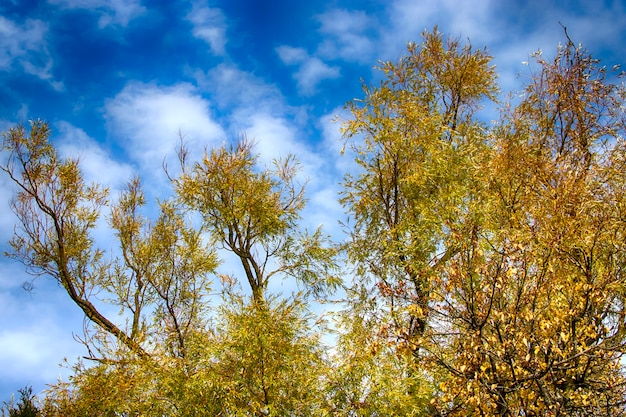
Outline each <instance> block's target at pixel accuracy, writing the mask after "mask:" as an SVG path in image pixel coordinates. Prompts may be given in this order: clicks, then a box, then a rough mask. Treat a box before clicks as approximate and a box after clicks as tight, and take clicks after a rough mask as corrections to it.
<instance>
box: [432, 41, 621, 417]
mask: <svg viewBox="0 0 626 417" xmlns="http://www.w3.org/2000/svg"><path fill="white" fill-rule="evenodd" d="M537 62H538V65H539V67H540V71H539V73H537V74H536V75H535V76H534V77H533V79H532V80H531V82H530V84H529V85H528V87H527V88H526V90H525V95H524V97H523V99H522V100H521V102H520V103H519V104H518V105H517V106H516V107H515V108H514V109H513V110H512V111H511V112H510V113H509V114H508V115H506V116H505V117H504V118H503V120H502V122H501V123H500V125H499V126H498V127H497V128H496V129H495V130H494V131H493V133H492V135H491V140H492V141H493V142H492V149H491V155H490V158H489V160H488V162H487V163H486V164H485V165H483V166H482V167H481V168H480V169H482V170H484V171H485V172H489V173H490V176H489V178H488V179H487V178H485V182H484V184H485V190H484V194H483V195H485V197H483V199H482V201H483V203H482V204H483V207H484V209H483V210H487V211H486V213H489V215H488V216H484V221H483V222H482V223H481V224H478V225H477V228H476V229H477V232H476V234H475V237H474V238H473V239H472V240H471V241H470V242H468V244H467V245H466V246H465V247H464V248H463V250H462V252H461V253H460V254H459V256H458V257H457V258H456V259H454V260H453V261H452V262H451V263H450V264H449V266H448V267H447V268H446V269H445V270H444V274H445V281H446V283H447V284H448V285H447V286H446V287H444V288H445V289H444V293H442V294H441V299H442V300H443V302H441V303H439V304H438V306H437V309H438V311H439V313H440V316H441V317H442V321H444V322H446V323H447V324H448V326H449V327H450V328H452V329H454V336H453V337H451V338H448V344H449V345H450V346H451V347H452V349H453V351H456V352H459V353H461V352H462V353H461V354H457V355H456V357H453V356H452V355H451V354H450V353H446V352H443V351H442V350H440V349H437V350H434V351H436V352H437V353H436V355H437V356H438V358H439V360H440V361H441V363H442V365H444V366H445V367H446V368H447V369H448V370H449V372H450V378H449V379H448V380H447V381H446V384H445V389H444V392H445V393H446V394H445V395H443V397H442V401H446V402H449V401H452V402H455V403H457V405H458V407H459V411H458V412H457V414H459V415H465V414H466V413H467V410H468V409H473V410H475V412H477V413H485V414H490V415H499V416H509V415H538V414H541V415H554V416H556V415H579V416H582V415H585V416H589V415H615V416H617V415H623V414H624V413H626V407H625V400H624V399H625V398H626V397H625V396H624V395H625V393H626V392H625V385H624V384H625V382H626V381H625V379H624V372H623V367H622V361H621V357H622V355H623V353H624V346H625V333H624V331H625V327H624V317H625V314H626V310H625V309H624V308H625V305H624V289H625V284H626V281H625V277H624V274H623V268H624V265H625V264H624V260H625V258H624V255H625V253H626V252H625V249H626V247H625V246H624V239H623V237H624V232H625V231H626V229H625V226H626V223H624V216H623V214H624V212H623V209H624V203H625V200H624V195H625V194H624V190H625V188H624V187H625V185H626V176H625V174H624V173H625V172H626V171H624V160H625V159H624V157H625V156H626V154H625V153H624V151H625V148H624V144H623V139H622V138H623V135H624V115H623V98H624V95H623V90H621V88H620V87H618V86H616V85H614V84H611V83H609V82H607V79H606V72H605V70H604V69H603V68H602V67H600V66H599V65H598V61H597V60H594V59H593V58H592V57H591V56H590V55H589V53H588V52H587V51H585V50H584V49H583V48H582V47H581V46H575V45H574V44H573V42H572V41H571V40H569V38H568V42H567V43H566V44H565V45H562V46H559V48H558V50H557V54H556V56H555V58H554V59H553V60H551V61H550V60H546V59H544V58H543V57H542V56H541V55H537Z"/></svg>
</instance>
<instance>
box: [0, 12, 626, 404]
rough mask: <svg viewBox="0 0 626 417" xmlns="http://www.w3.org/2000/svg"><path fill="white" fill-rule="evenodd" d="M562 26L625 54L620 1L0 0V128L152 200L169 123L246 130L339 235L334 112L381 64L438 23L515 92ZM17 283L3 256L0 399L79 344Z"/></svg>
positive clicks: (42, 282)
mask: <svg viewBox="0 0 626 417" xmlns="http://www.w3.org/2000/svg"><path fill="white" fill-rule="evenodd" d="M559 22H561V23H562V24H563V25H565V26H567V28H568V33H569V34H570V36H571V38H572V39H573V40H574V41H575V42H580V43H583V44H584V45H585V46H586V47H587V48H588V49H589V50H591V51H592V53H593V54H594V56H596V57H598V58H601V59H602V61H603V63H604V64H606V65H607V67H610V66H612V65H614V64H617V63H622V62H623V61H624V56H625V55H626V54H625V52H626V49H625V48H626V47H625V45H626V42H624V41H625V40H626V6H624V4H623V3H622V2H621V1H609V0H605V1H592V0H589V1H550V0H530V1H521V0H512V1H506V2H504V1H496V0H491V1H490V0H472V1H469V0H467V1H463V0H456V1H454V0H423V1H418V0H380V1H376V0H362V1H357V0H325V1H322V0H317V1H295V0H285V1H283V0H266V1H252V0H247V1H246V0H223V1H218V0H178V1H176V0H172V1H165V0H161V1H158V0H47V1H46V0H39V1H37V0H0V130H2V131H5V130H6V129H8V128H9V127H10V126H13V125H15V124H16V123H19V122H25V121H28V120H30V119H36V118H42V119H46V120H48V121H49V122H50V123H51V126H52V129H53V140H54V142H55V144H56V145H57V147H58V148H59V150H60V152H61V153H62V154H64V155H71V156H76V157H79V158H80V159H81V161H82V164H83V165H82V166H83V171H84V173H85V176H86V177H87V178H88V179H90V180H97V181H98V182H101V183H104V184H106V185H108V186H109V187H110V188H111V190H112V196H115V195H116V193H117V192H118V191H119V190H120V189H121V187H122V186H123V184H124V183H125V181H127V180H128V179H130V178H131V177H132V176H134V175H140V176H141V177H142V178H143V179H144V183H145V186H146V188H147V191H148V195H150V196H151V197H156V196H158V195H161V194H163V193H167V192H168V191H167V181H166V178H165V175H164V174H163V170H162V168H161V167H162V163H163V161H164V158H165V161H166V162H167V161H170V163H171V162H172V159H173V158H172V157H173V155H174V149H175V146H176V144H177V143H178V141H179V132H180V133H181V134H182V135H183V136H184V137H185V140H186V141H188V143H189V145H190V147H191V149H192V150H194V151H197V152H200V151H201V150H202V149H203V148H204V147H211V146H219V145H221V144H223V143H225V142H229V141H232V140H233V139H234V138H236V137H237V135H239V134H241V133H245V134H246V135H247V136H248V137H250V138H253V139H254V140H255V141H256V142H257V144H258V145H257V151H258V152H259V153H260V161H261V162H262V163H269V161H271V159H272V158H274V157H277V156H279V155H284V154H286V153H294V154H295V155H296V156H297V157H298V158H299V160H300V162H301V163H302V166H303V173H302V175H303V177H306V178H308V179H309V186H308V192H307V196H308V198H309V199H310V202H309V205H308V207H307V209H306V212H305V220H304V222H305V223H306V224H307V225H310V226H312V227H315V226H317V225H319V224H324V225H325V227H326V230H327V231H328V232H330V233H332V234H333V235H334V236H335V238H337V239H341V238H342V236H341V232H340V229H339V227H338V225H337V221H338V220H341V219H343V218H344V217H345V215H344V214H343V210H342V209H341V207H340V206H339V205H338V203H337V201H336V200H337V191H338V190H339V187H340V185H339V182H340V180H341V177H342V175H343V173H345V172H346V171H350V170H351V169H352V163H351V161H350V160H349V158H346V157H344V158H342V157H340V155H339V149H340V148H341V143H340V140H339V138H340V134H339V127H340V125H339V124H338V123H333V122H332V120H333V119H334V118H335V116H340V117H342V116H343V117H345V116H346V115H345V113H344V111H343V105H344V104H345V103H346V102H347V101H348V100H350V99H352V98H355V97H360V96H361V87H360V85H361V84H360V79H363V80H365V81H366V82H374V81H375V80H376V78H377V77H378V74H376V72H375V71H374V70H373V66H374V65H376V63H377V61H378V60H396V59H397V58H398V57H400V56H401V55H402V54H403V52H404V50H405V47H406V43H407V42H408V41H417V42H419V41H420V33H421V32H422V31H423V30H425V29H427V30H430V29H432V28H433V26H435V25H438V26H439V30H440V31H442V32H444V33H445V34H450V35H453V36H461V37H462V38H465V39H467V38H469V39H470V41H471V43H472V45H474V46H475V47H483V46H486V47H487V49H488V50H489V51H490V52H491V54H492V55H493V56H494V63H495V64H496V66H497V71H498V73H499V75H500V79H499V81H500V85H501V88H502V90H503V91H504V92H509V91H516V90H519V88H520V85H521V83H523V82H524V80H525V79H527V78H528V76H529V69H528V67H527V66H525V65H523V64H522V62H523V61H528V60H529V54H530V53H532V52H534V51H537V50H538V49H541V50H543V51H544V54H545V55H547V56H551V55H552V54H553V53H554V50H555V48H556V46H557V44H558V43H559V42H563V41H564V36H563V31H562V28H561V26H560V25H559ZM485 117H486V118H489V117H492V116H490V114H489V113H487V114H486V115H485ZM0 193H2V195H3V196H4V197H5V198H3V199H1V201H0V249H1V250H3V251H4V250H6V249H7V246H6V241H7V240H8V239H9V238H10V236H11V234H12V231H13V224H14V221H15V219H14V217H13V215H12V214H11V212H10V210H9V207H8V203H7V200H8V199H9V198H10V196H11V194H12V188H11V185H10V184H9V183H8V182H7V179H6V178H5V177H4V176H1V177H0ZM98 238H99V239H100V241H102V242H104V245H105V246H106V245H107V243H106V242H108V241H107V239H108V238H107V236H106V233H104V232H103V235H102V236H98ZM28 279H30V277H29V276H27V275H26V274H25V273H24V268H23V267H22V266H21V265H20V264H17V263H15V262H11V261H9V260H7V259H5V258H2V259H0V401H2V400H7V399H8V398H9V396H10V394H11V392H15V391H16V390H17V388H20V387H23V386H25V385H32V386H33V387H34V389H35V391H40V390H41V389H43V388H44V386H45V384H46V383H51V382H54V381H55V380H56V379H57V378H58V377H59V375H67V371H66V370H65V369H64V368H60V367H59V364H60V363H61V362H62V361H63V358H67V359H68V360H69V362H70V363H72V362H73V361H74V360H75V358H76V357H78V356H80V355H82V354H84V353H85V352H84V351H83V349H82V346H81V345H80V344H78V343H76V342H75V341H74V339H73V333H74V334H78V335H80V334H81V333H82V326H83V321H82V316H81V315H80V314H79V311H78V308H77V307H75V306H74V305H73V304H72V303H71V302H70V301H69V299H68V298H67V296H66V295H65V294H64V293H63V291H62V290H61V289H60V288H59V287H58V286H57V285H56V283H54V282H52V281H51V280H49V279H46V278H41V279H39V280H37V281H36V283H35V285H36V286H35V290H34V291H33V292H32V293H28V292H25V291H24V290H23V289H21V284H22V283H23V282H24V281H25V280H28ZM276 290H277V291H279V290H280V288H276Z"/></svg>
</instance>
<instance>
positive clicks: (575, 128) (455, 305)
mask: <svg viewBox="0 0 626 417" xmlns="http://www.w3.org/2000/svg"><path fill="white" fill-rule="evenodd" d="M565 35H566V37H567V43H566V44H564V45H560V46H559V47H558V49H557V52H556V55H555V57H554V58H553V59H546V58H544V57H543V56H542V55H541V54H536V55H535V63H534V65H535V66H534V67H532V68H536V70H535V72H531V74H530V78H529V82H528V85H527V87H526V88H525V89H524V91H523V92H522V94H521V95H519V96H515V97H513V98H512V101H511V102H510V103H505V104H504V105H503V106H502V110H501V114H500V118H499V120H498V121H496V122H493V123H492V124H491V125H487V124H486V123H484V122H483V121H481V116H480V110H481V105H483V104H485V102H487V101H495V98H496V95H497V94H498V87H497V85H496V73H495V68H494V67H493V66H492V64H491V56H490V55H489V54H488V53H487V51H486V50H484V49H478V50H477V49H473V48H472V47H471V45H462V44H461V42H460V41H459V40H458V39H445V38H444V36H443V35H442V34H441V33H439V32H438V31H437V29H435V30H434V31H432V32H425V33H424V34H423V43H422V44H420V45H417V44H413V43H411V44H409V45H408V51H407V55H406V56H405V57H403V58H401V59H400V60H399V61H398V62H396V63H392V62H383V63H381V65H380V68H379V69H380V70H381V72H382V75H383V80H382V82H381V83H380V84H379V85H378V86H367V85H365V86H364V87H363V92H364V97H363V98H362V99H359V100H354V101H352V102H350V103H348V109H349V110H350V112H351V114H352V118H351V119H350V120H348V121H346V123H345V124H344V126H343V129H344V130H343V132H344V139H345V141H346V146H349V147H350V148H351V149H352V150H353V151H354V155H355V158H356V162H357V164H358V165H359V167H360V171H359V172H356V173H351V174H350V175H347V176H346V177H345V180H344V183H343V191H342V193H341V197H340V201H341V203H342V204H343V205H344V207H345V208H346V210H347V212H348V214H349V222H347V224H346V225H345V226H346V231H347V232H348V234H349V239H348V240H347V241H346V242H345V243H344V244H342V245H341V247H340V248H338V247H335V246H333V244H332V242H330V240H329V238H328V237H327V236H326V235H325V234H324V233H323V231H322V230H321V229H318V230H315V231H313V232H309V231H307V230H303V229H302V228H301V225H300V223H301V218H300V216H301V212H302V210H303V208H304V206H305V202H306V200H305V195H304V185H305V184H304V183H305V182H299V180H298V179H299V177H298V164H297V161H296V160H295V159H294V157H292V156H287V157H285V159H283V160H278V161H275V162H274V164H273V165H271V166H265V167H263V166H259V162H258V158H257V156H256V155H255V154H254V146H253V144H252V143H251V142H250V141H247V140H246V139H245V138H242V139H241V140H239V141H237V142H236V143H235V144H233V145H232V146H223V147H220V148H216V149H211V150H207V151H206V152H205V154H204V155H203V156H202V157H201V159H199V160H198V161H189V160H188V158H189V155H188V151H187V150H186V149H185V147H184V146H182V147H181V148H180V149H179V158H180V162H181V173H180V175H178V176H172V177H171V178H170V179H171V185H172V187H173V189H174V195H173V197H172V198H171V199H167V200H163V201H160V202H159V203H158V205H157V207H156V214H155V215H154V216H150V214H151V208H153V207H152V206H151V205H150V204H148V202H146V198H145V196H144V194H143V191H142V188H141V184H140V181H139V179H134V180H132V181H130V182H129V183H128V184H127V186H126V188H125V190H124V192H123V193H122V194H121V196H120V197H119V199H118V200H117V201H116V202H115V203H110V202H109V201H108V192H107V190H106V189H104V188H102V187H101V186H99V185H98V184H93V185H87V184H86V183H85V181H84V179H83V177H82V174H81V172H80V167H79V163H78V161H76V160H72V159H63V158H61V157H59V156H58V154H57V152H56V150H55V148H54V146H53V145H52V144H51V143H50V142H49V136H50V130H49V128H48V125H47V124H46V123H44V122H41V121H36V122H32V124H31V127H30V131H28V132H27V131H26V129H25V128H24V127H22V126H19V127H16V128H13V129H10V130H9V131H8V132H7V133H6V134H5V135H4V137H5V143H4V148H5V150H6V151H7V152H8V160H7V162H6V163H5V164H4V165H3V166H2V167H1V168H2V170H3V171H4V172H5V173H6V174H8V176H9V178H11V179H12V180H13V182H14V183H15V185H16V188H17V192H16V194H15V197H14V199H13V201H12V206H13V209H14V211H15V213H16V214H17V217H18V220H19V224H18V226H17V227H16V232H15V235H14V237H13V239H12V241H11V245H12V246H11V247H12V251H11V253H10V254H9V255H10V256H12V257H13V258H15V259H17V260H19V261H21V262H23V263H24V264H25V265H26V267H27V268H28V270H29V271H30V272H32V273H34V274H35V275H48V276H51V277H53V278H54V279H55V280H56V281H57V282H58V283H59V284H60V285H61V286H62V287H63V288H64V289H65V291H66V292H67V293H68V296H69V298H70V300H72V302H74V303H75V304H76V305H77V306H78V307H79V308H80V309H81V310H82V311H83V312H84V314H85V316H86V318H87V320H88V321H89V322H90V323H92V327H90V328H89V329H88V331H87V332H86V334H85V336H84V339H83V340H82V341H83V343H84V344H85V346H86V348H87V352H88V355H87V356H86V359H87V360H88V361H89V362H86V363H83V362H80V361H79V362H78V363H76V364H75V365H74V369H73V370H74V372H73V375H72V376H71V377H70V378H69V380H68V381H65V382H63V381H62V382H59V383H57V384H56V385H54V386H52V387H51V388H50V390H49V391H48V392H47V394H46V397H45V398H44V400H43V402H42V408H41V413H42V414H43V415H46V416H68V415H71V416H120V415H168V416H205V415H207V416H264V415H273V416H284V415H289V416H346V417H348V416H350V417H352V416H387V415H401V416H418V415H433V416H466V415H480V416H502V417H504V416H506V417H509V416H510V417H512V416H538V415H542V416H565V415H567V416H601V415H602V416H604V415H611V416H619V415H625V414H626V400H625V398H626V377H625V373H624V371H625V370H624V367H623V354H624V349H625V345H626V327H625V324H624V323H626V300H625V297H626V285H625V284H626V282H625V277H624V266H625V265H626V257H625V255H626V246H625V245H626V244H625V238H626V221H625V219H626V145H625V144H624V133H625V130H626V129H625V121H626V118H625V117H624V110H623V109H624V108H625V107H624V104H625V103H624V99H625V98H626V91H625V90H624V87H623V86H620V85H616V84H613V83H612V82H611V78H610V76H609V74H608V73H607V70H606V69H605V68H604V67H601V66H600V65H599V63H598V61H597V60H595V59H593V58H592V57H591V55H590V54H589V53H588V52H587V51H586V50H584V49H583V48H582V47H581V46H576V45H574V44H573V42H572V41H571V40H570V39H569V37H568V36H567V33H565ZM105 210H109V211H108V213H109V214H108V216H107V221H108V225H109V227H110V230H111V231H112V232H113V234H114V235H115V238H116V239H117V242H118V248H117V249H115V250H113V252H111V253H105V252H104V251H103V250H100V249H99V248H98V247H97V245H96V240H95V238H94V237H93V236H94V234H95V232H96V230H97V228H98V227H99V226H101V225H102V224H103V222H102V221H101V220H100V215H101V213H102V212H105ZM339 249H343V250H344V252H343V253H344V254H345V255H346V259H344V260H338V259H337V256H336V255H337V254H338V251H339ZM224 253H226V254H227V255H228V256H229V257H230V259H235V260H236V262H238V264H239V265H240V266H241V272H240V273H236V272H234V273H228V274H226V273H222V272H221V270H220V266H219V265H220V261H221V259H223V257H222V256H221V255H223V254H224ZM344 261H345V263H346V264H347V266H349V267H354V269H353V271H352V272H353V273H352V274H351V275H352V277H353V282H352V283H351V285H345V288H344V289H345V295H346V300H344V301H345V302H344V303H342V304H341V308H338V309H337V310H338V311H335V312H334V313H333V315H332V317H333V320H334V322H333V325H332V326H329V325H328V323H327V322H326V320H325V317H323V316H320V315H317V314H314V313H313V311H314V308H313V307H312V305H311V304H310V301H311V300H312V299H315V300H318V301H326V302H328V301H329V297H330V295H331V294H332V293H333V292H334V291H335V290H336V289H338V288H340V287H341V286H342V284H344V281H345V284H347V283H348V280H342V279H341V278H340V275H341V274H340V272H342V271H341V265H342V262H344ZM346 269H347V268H346ZM346 274H347V272H346ZM280 279H283V280H293V281H294V282H296V283H297V285H298V286H299V287H298V289H299V290H300V291H299V292H294V293H293V294H291V296H289V295H279V294H272V293H271V292H270V291H269V290H268V288H270V286H269V283H270V282H272V280H280ZM105 303H108V304H110V305H114V306H115V307H117V308H118V309H119V313H120V314H119V316H115V315H113V316H110V313H109V312H110V309H107V308H106V307H105ZM20 392H21V393H22V395H23V398H24V399H23V400H22V403H23V404H26V403H27V402H28V401H31V402H32V399H33V397H32V396H31V392H30V391H28V392H22V391H20ZM29 404H30V403H29ZM5 406H6V407H7V410H9V412H12V411H10V410H15V408H13V407H14V406H13V403H11V404H10V405H8V404H6V403H5ZM35 411H36V410H35ZM3 412H4V411H3ZM10 415H13V414H10ZM35 415H37V414H35Z"/></svg>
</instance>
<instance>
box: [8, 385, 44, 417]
mask: <svg viewBox="0 0 626 417" xmlns="http://www.w3.org/2000/svg"><path fill="white" fill-rule="evenodd" d="M17 392H19V394H20V399H19V400H18V402H17V404H15V401H14V399H13V398H11V400H10V401H9V402H6V401H5V402H4V407H3V408H2V409H1V410H0V412H2V417H5V416H6V417H39V416H41V412H40V410H39V408H38V407H37V405H36V401H37V398H36V397H35V395H34V394H33V388H32V387H24V388H20V389H18V390H17Z"/></svg>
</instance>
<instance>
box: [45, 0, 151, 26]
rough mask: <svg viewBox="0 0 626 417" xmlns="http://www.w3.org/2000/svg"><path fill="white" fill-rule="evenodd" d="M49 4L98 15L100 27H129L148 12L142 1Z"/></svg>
mask: <svg viewBox="0 0 626 417" xmlns="http://www.w3.org/2000/svg"><path fill="white" fill-rule="evenodd" d="M48 2H49V3H51V4H55V5H58V6H61V7H63V8H66V9H84V10H90V11H94V12H96V13H98V14H99V15H100V19H99V21H98V25H99V26H100V27H101V28H103V27H106V26H109V25H120V26H127V25H128V22H130V21H131V20H132V19H134V18H136V17H138V16H140V15H141V14H143V13H144V12H145V11H146V8H145V7H143V6H142V5H141V0H48Z"/></svg>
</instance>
